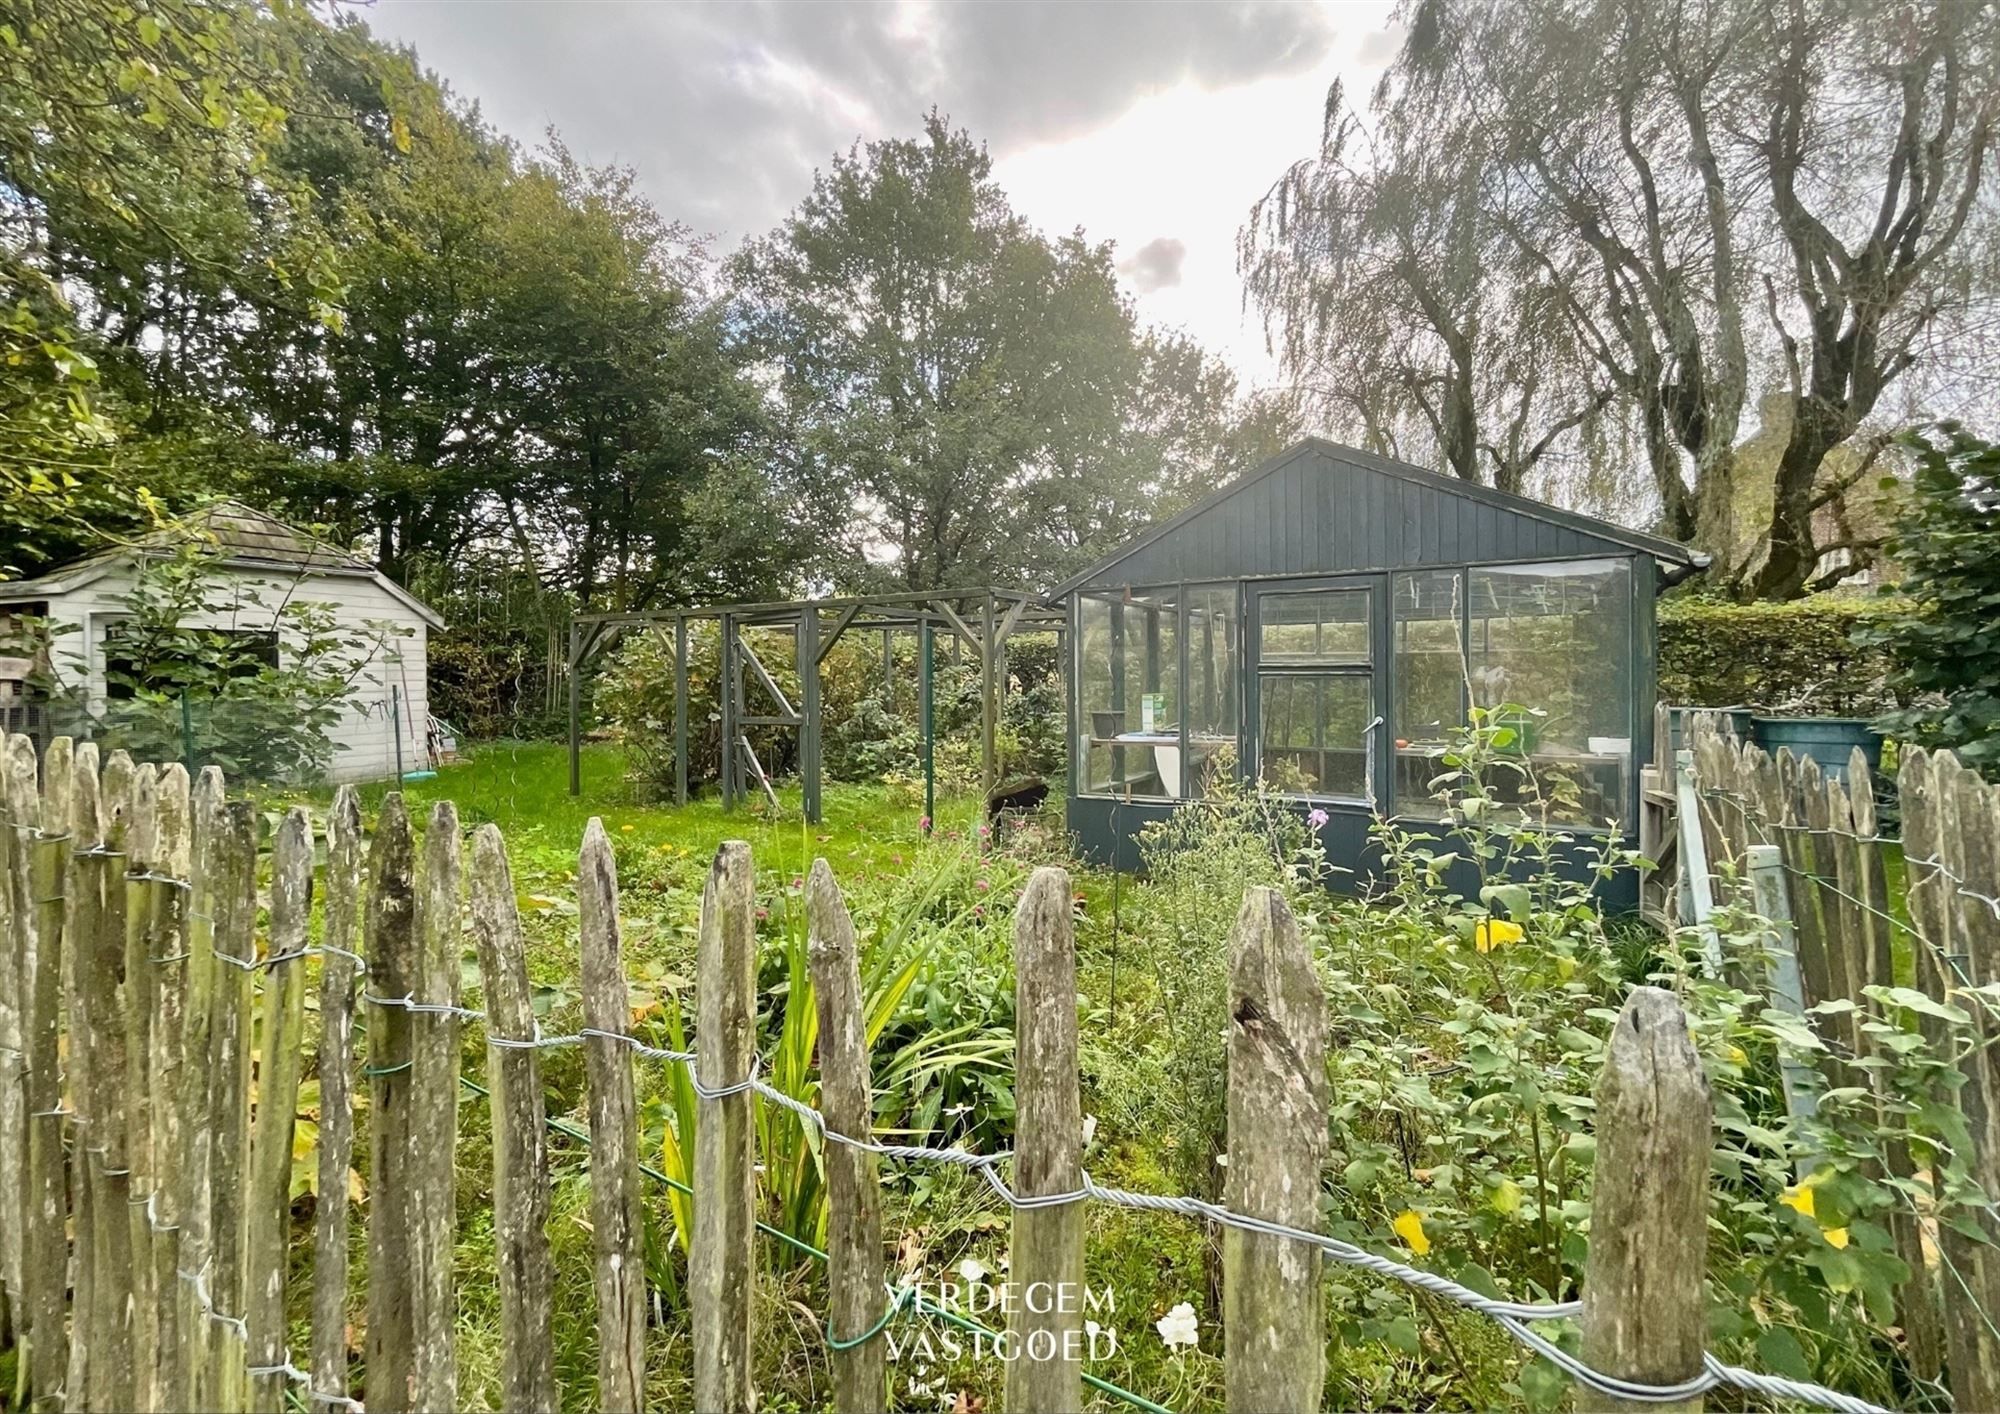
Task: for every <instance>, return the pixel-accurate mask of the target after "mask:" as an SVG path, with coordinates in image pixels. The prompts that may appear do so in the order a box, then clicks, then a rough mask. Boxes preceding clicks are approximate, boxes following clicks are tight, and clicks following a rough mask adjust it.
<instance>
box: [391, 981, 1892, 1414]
mask: <svg viewBox="0 0 2000 1414" xmlns="http://www.w3.org/2000/svg"><path fill="white" fill-rule="evenodd" d="M370 1000H371V1001H374V1002H375V1003H376V1004H377V1005H381V1006H396V1007H402V1008H404V1009H406V1010H408V1011H410V1012H411V1013H412V1014H415V1015H431V1014H439V1013H452V1014H456V1015H459V1016H463V1017H466V1018H467V1019H477V1020H480V1021H484V1020H485V1019H486V1018H485V1016H484V1014H483V1013H481V1012H478V1011H475V1010H473V1009H472V1008H469V1007H442V1006H437V1005H430V1004H426V1003H420V1002H414V1001H412V1000H410V999H409V998H370ZM538 1033H539V1028H538ZM487 1039H488V1044H489V1045H491V1044H495V1043H496V1041H497V1043H498V1044H499V1045H500V1046H501V1047H502V1048H504V1049H513V1050H553V1049H555V1048H557V1047H562V1046H573V1045H577V1044H579V1043H581V1042H583V1041H585V1040H603V1041H610V1042H613V1043H616V1044H618V1045H623V1046H626V1047H628V1048H630V1049H631V1050H632V1051H633V1052H634V1053H635V1054H637V1055H641V1056H644V1057H646V1058H647V1059H649V1060H656V1061H663V1062H667V1063H670V1064H676V1065H683V1066H686V1067H687V1077H688V1082H689V1084H690V1085H691V1086H692V1087H693V1088H694V1091H695V1093H696V1094H697V1095H701V1096H703V1097H705V1098H710V1099H720V1098H723V1097H725V1096H729V1095H736V1094H741V1093H743V1092H745V1091H750V1092H753V1093H755V1094H757V1095H759V1096H761V1097H763V1098H764V1099H766V1100H769V1101H771V1102H772V1103H774V1104H776V1105H778V1106H779V1107H780V1108H782V1109H785V1110H787V1111H789V1112H791V1113H792V1114H794V1115H796V1116H797V1117H798V1118H799V1119H800V1121H801V1122H803V1123H805V1124H808V1125H810V1126H812V1127H813V1128H814V1129H816V1130H817V1131H818V1132H819V1133H820V1135H821V1136H822V1137H824V1138H825V1139H826V1140H827V1141H829V1142H831V1143H835V1144H841V1145H845V1146H847V1147H850V1148H854V1149H858V1150H861V1151H863V1152H866V1153H871V1154H876V1155H878V1156H881V1157H884V1158H892V1159H900V1160H908V1161H914V1162H924V1163H940V1164H948V1165H952V1166H955V1167H960V1168H965V1169H970V1170H972V1171H973V1172H976V1173H978V1174H979V1175H980V1176H981V1177H982V1178H983V1179H984V1180H985V1181H986V1183H987V1185H988V1186H989V1187H991V1188H992V1189H993V1191H994V1193H995V1194H996V1195H997V1196H998V1197H999V1198H1000V1199H1001V1201H1003V1202H1004V1203H1006V1204H1007V1206H1008V1207H1009V1208H1012V1209H1016V1210H1032V1209H1038V1208H1050V1207H1058V1206H1063V1205H1066V1204H1070V1203H1079V1202H1085V1201H1090V1200H1095V1201H1098V1202H1101V1203H1104V1204H1106V1205H1108V1206H1112V1207H1120V1208H1128V1209H1135V1210H1139V1211H1150V1212H1171V1213H1178V1214H1182V1215H1185V1216H1191V1217H1199V1218H1203V1219H1205V1220H1208V1221H1211V1222H1215V1223H1218V1224H1221V1225H1223V1226H1226V1227H1234V1228H1238V1229H1240V1230H1242V1231H1245V1232H1254V1233H1259V1234H1262V1235H1265V1236H1269V1237H1276V1238H1280V1239H1283V1240H1286V1241H1293V1242H1301V1243H1305V1244H1307V1245H1309V1246H1312V1247H1316V1248H1318V1249H1319V1250H1320V1252H1321V1253H1322V1254H1323V1255H1324V1256H1325V1257H1327V1258H1328V1259H1329V1260H1332V1261H1335V1262H1340V1263H1342V1264H1344V1265H1348V1266H1353V1267H1358V1268H1360V1269H1362V1270H1365V1271H1370V1272H1373V1273H1375V1274H1377V1275H1378V1276H1383V1277H1387V1278H1390V1279H1391V1280H1394V1281H1397V1282H1400V1283H1402V1284H1403V1285H1405V1286H1409V1287H1412V1288H1415V1289H1418V1290H1423V1291H1427V1292H1430V1293H1431V1294H1433V1295H1435V1296H1439V1297H1442V1298H1444V1299H1445V1300H1448V1301H1451V1302H1453V1303H1454V1304H1456V1305H1458V1306H1461V1307H1463V1308H1465V1309H1466V1310H1470V1311H1474V1312H1476V1313H1478V1314H1480V1315H1484V1316H1488V1317H1491V1318H1492V1319H1494V1320H1495V1321H1497V1322H1498V1323H1499V1324H1500V1326H1501V1327H1502V1328H1503V1329H1504V1330H1506V1331H1507V1332H1508V1333H1509V1334H1510V1335H1512V1336H1513V1337H1514V1339H1515V1340H1516V1341H1517V1342H1519V1343H1520V1344H1522V1345H1524V1346H1526V1347H1527V1348H1528V1349H1530V1350H1532V1351H1533V1352H1534V1353H1536V1354H1538V1355H1541V1356H1543V1358H1545V1359H1547V1360H1549V1361H1550V1362H1551V1363H1552V1364H1554V1365H1556V1366H1557V1367H1558V1368H1560V1369H1561V1370H1562V1371H1563V1372H1564V1373H1566V1374H1568V1375H1569V1376H1570V1377H1571V1378H1572V1379H1575V1380H1576V1381H1578V1382H1579V1383H1581V1384H1583V1385H1586V1386H1588V1387H1589V1388H1591V1389H1594V1390H1597V1391H1598V1392H1599V1393H1602V1394H1606V1395H1609V1396H1611V1397H1613V1398H1618V1399H1629V1400H1634V1401H1638V1402H1641V1403H1649V1404H1671V1403H1675V1402H1678V1401H1681V1400H1685V1399H1690V1398H1693V1397H1694V1396H1695V1395H1697V1394H1700V1393H1702V1392H1704V1391H1706V1390H1710V1389H1714V1388H1716V1387H1717V1386H1718V1385H1724V1384H1728V1385H1733V1386H1736V1387H1738V1388H1742V1389H1748V1390H1751V1391H1754V1392H1759V1393H1767V1394H1772V1395H1774V1396H1775V1397H1779V1398H1785V1399H1792V1400H1797V1401H1800V1402H1803V1403H1808V1404H1817V1405H1819V1406H1820V1407H1821V1408H1824V1409H1831V1410H1834V1411H1835V1412H1836V1414H1888V1412H1887V1411H1886V1410H1884V1409H1882V1407H1881V1406H1879V1405H1875V1404H1871V1403H1869V1402H1868V1401H1867V1400H1864V1399H1860V1398H1858V1397H1856V1396H1854V1395H1848V1394H1843V1393H1841V1392H1840V1391H1838V1390H1834V1389H1828V1388H1826V1387H1825V1386H1823V1385H1814V1384H1807V1383H1803V1382H1800V1381H1791V1380H1781V1379H1778V1378H1776V1377H1775V1376H1769V1375H1762V1374H1759V1373H1757V1372H1756V1371H1753V1370H1749V1369H1745V1368H1744V1367H1741V1366H1736V1365H1730V1364H1727V1363H1725V1362H1723V1361H1721V1360H1719V1359H1717V1358H1716V1357H1715V1356H1714V1355H1712V1354H1709V1355H1704V1357H1703V1360H1704V1368H1703V1371H1702V1373H1701V1374H1700V1375H1697V1376H1694V1377H1692V1378H1690V1379H1689V1380H1685V1381H1682V1382H1681V1383H1680V1384H1677V1385H1648V1384H1643V1383H1637V1382H1634V1381H1630V1380H1623V1379H1619V1378H1618V1377H1616V1376H1613V1375H1606V1374H1604V1373H1603V1372H1602V1371H1600V1370H1598V1369H1596V1368H1595V1367H1593V1366H1591V1365H1589V1364H1587V1363H1586V1362H1584V1361H1583V1360H1581V1359H1579V1358H1577V1357H1576V1356H1573V1355H1570V1354H1569V1353H1568V1352H1566V1351H1564V1350H1563V1349H1562V1348H1561V1347H1560V1346H1557V1345H1556V1344H1555V1343H1554V1342H1552V1341H1549V1340H1548V1339H1546V1338H1545V1337H1543V1336H1541V1335H1539V1334H1537V1333H1536V1332H1534V1331H1532V1330H1531V1329H1529V1327H1528V1325H1527V1323H1528V1322H1531V1321H1547V1320H1568V1319H1573V1318H1575V1317H1576V1316H1578V1315H1579V1314H1581V1312H1582V1309H1583V1306H1582V1303H1581V1302H1576V1301H1564V1302H1544V1303H1527V1302H1510V1301H1500V1300H1496V1299H1495V1298H1493V1297H1489V1296H1487V1295H1485V1294H1484V1293H1482V1292H1478V1291H1474V1290H1473V1289H1472V1288H1471V1287H1468V1286H1464V1285H1462V1284H1461V1283H1459V1282H1455V1281H1453V1280H1451V1279H1450V1278H1449V1277H1445V1276H1442V1275H1440V1274H1438V1273H1436V1272H1430V1271H1426V1270H1424V1269H1423V1268H1421V1267H1413V1266H1410V1265H1409V1264H1407V1263H1404V1262H1398V1261H1396V1260H1394V1259H1393V1258H1389V1257H1384V1256H1381V1255H1380V1254H1377V1253H1373V1252H1369V1251H1367V1250H1366V1249H1364V1248H1361V1247H1357V1246H1355V1245H1354V1244H1352V1243H1348V1242H1343V1241H1341V1240H1340V1239H1338V1238H1334V1237H1329V1236H1327V1235H1325V1234H1323V1233H1316V1232H1309V1231H1306V1230H1305V1229H1303V1228H1295V1227H1290V1226H1288V1225H1286V1224H1283V1223H1275V1222H1269V1221H1267V1220H1265V1219H1262V1218H1256V1217H1252V1216H1250V1215H1248V1214H1245V1213H1238V1212H1235V1211H1233V1210H1231V1209H1229V1208H1226V1207H1223V1206H1221V1205H1220V1204H1215V1203H1208V1202H1205V1201H1203V1200H1201V1199H1198V1198H1192V1197H1187V1196H1185V1195H1173V1194H1155V1193H1138V1192H1133V1191H1131V1190H1128V1189H1118V1188H1106V1187H1103V1186H1102V1185H1100V1184H1098V1183H1096V1182H1095V1181H1094V1180H1093V1179H1092V1178H1091V1177H1090V1175H1089V1173H1088V1172H1085V1173H1084V1175H1083V1182H1082V1185H1081V1186H1080V1187H1079V1188H1077V1189H1075V1190H1074V1191H1072V1192H1069V1193H1056V1194H1046V1195H1041V1196H1036V1197H1024V1196H1022V1195H1020V1194H1018V1193H1016V1192H1014V1191H1013V1189H1012V1188H1011V1187H1009V1186H1008V1184H1007V1182H1006V1180H1005V1179H1003V1178H1002V1177H1001V1176H1000V1175H999V1173H998V1171H997V1169H998V1165H1000V1164H1001V1163H1002V1162H1004V1161H1006V1160H1007V1159H1009V1158H1011V1157H1012V1156H1011V1154H1009V1153H1007V1152H1004V1151H1003V1152H998V1153H992V1154H975V1153H972V1152H971V1151H969V1150H965V1149H959V1148H949V1149H947V1148H937V1147H933V1146H928V1145H919V1144H883V1143H880V1142H879V1141H877V1140H875V1139H872V1138H862V1137H860V1136H856V1135H849V1134H843V1133H841V1132H839V1131H838V1130H836V1129H834V1128H832V1127H831V1126H830V1125H828V1124H827V1122H826V1116H825V1115H824V1114H823V1113H821V1112H820V1111H819V1110H818V1109H817V1108H815V1107H814V1106H812V1105H809V1104H807V1103H805V1102H804V1101H803V1100H800V1099H798V1098H797V1097H796V1096H792V1095H787V1094H785V1093H784V1092H783V1091H781V1090H779V1089H777V1088H776V1087H775V1086H772V1085H770V1084H768V1083H767V1082H765V1081H762V1080H760V1079H758V1078H757V1075H758V1071H759V1070H760V1069H761V1060H759V1059H755V1058H753V1061H752V1064H751V1068H750V1075H749V1078H748V1079H745V1080H741V1081H737V1082H735V1083H733V1084H729V1085H722V1086H712V1087H711V1086H708V1085H706V1084H705V1083H704V1082H703V1081H702V1079H701V1077H700V1075H699V1074H698V1073H697V1071H696V1057H695V1055H694V1053H693V1052H690V1051H679V1050H668V1049H665V1048H662V1047H658V1046H649V1045H647V1044H646V1043H644V1042H642V1041H640V1040H639V1039H638V1038H637V1037H635V1036H631V1035H627V1034H626V1033H624V1032H618V1031H604V1030H600V1029H597V1028H594V1027H585V1028H583V1029H582V1030H580V1031H578V1032H576V1033H575V1034H573V1035H562V1036H541V1035H539V1034H537V1035H536V1036H534V1037H498V1038H495V1037H493V1036H492V1035H491V1034H490V1033H489V1035H488V1038H487ZM465 1083H468V1084H470V1083H471V1082H465ZM481 1093H485V1092H484V1091H482V1092H481ZM565 1132H567V1131H565ZM758 1226H759V1227H760V1228H762V1227H763V1226H764V1225H763V1224H761V1223H760V1224H758ZM787 1236H788V1235H787ZM814 1250H816V1249H814ZM821 1255H823V1254H821ZM884 1324H886V1322H885V1323H884Z"/></svg>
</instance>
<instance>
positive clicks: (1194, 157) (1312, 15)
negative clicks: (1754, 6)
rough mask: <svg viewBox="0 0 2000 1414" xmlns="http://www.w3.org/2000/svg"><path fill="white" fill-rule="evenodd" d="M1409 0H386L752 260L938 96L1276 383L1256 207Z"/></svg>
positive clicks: (426, 50)
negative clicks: (1240, 258) (762, 240)
mask: <svg viewBox="0 0 2000 1414" xmlns="http://www.w3.org/2000/svg"><path fill="white" fill-rule="evenodd" d="M1389 10H1390V5H1389V3H1388V0H1380V3H1377V0H1340V2H1339V3H1334V2H1333V0H1317V3H1315V2H1314V0H1298V3H1291V4H1283V3H1261V2H1256V3H1242V4H1223V3H1188V2H1186V0H1183V3H1137V0H1127V3H1119V2H1118V0H1073V2H1072V3H1053V2H1052V0H991V2H990V3H980V2H979V0H956V3H954V0H881V3H874V4H870V3H863V0H791V3H785V0H763V3H743V4H722V3H709V4H680V3H638V2H636V0H635V2H634V3H607V2H604V0H599V2H598V3H583V2H582V0H572V2H571V3H562V0H376V3H375V4H374V5H373V7H372V8H371V9H370V10H369V11H368V12H367V16H368V21H369V23H370V24H371V25H372V26H373V28H374V29H375V31H376V32H377V33H378V34H381V35H383V36H384V37H386V38H390V39H394V40H397V41H400V42H404V43H408V44H413V45H415V46H416V48H417V50H418V52H419V54H420V55H421V56H422V58H423V60H424V62H425V64H426V65H427V66H429V67H431V68H433V69H436V70H437V71H438V72H439V73H441V74H442V75H443V76H444V77H445V78H447V79H448V80H449V81H450V82H451V84H452V86H453V87H454V88H455V89H457V91H458V92H460V93H461V94H463V95H466V96H468V97H471V98H475V99H477V100H478V101H479V103H480V106H481V108H482V109H483V110H484V112H485V113H486V115H487V117H488V118H489V119H490V120H491V121H492V122H494V123H495V124H496V125H497V126H499V127H500V128H501V129H502V130H503V131H505V132H507V133H509V134H511V135H513V136H514V137H516V138H519V139H521V140H522V141H524V142H527V143H530V144H532V143H534V142H537V141H539V140H540V137H541V135H542V133H543V132H544V131H545V130H546V129H548V128H549V127H551V126H553V127H555V128H557V129H559V130H560V131H561V132H562V134H563V136H564V138H565V139H566V140H567V141H568V142H569V144H570V145H571V147H572V148H573V149H575V151H576V152H577V153H578V155H579V156H581V157H583V158H585V159H586V160H588V161H590V162H593V163H607V162H617V163H622V164H626V165H629V166H631V167H633V168H635V169H636V170H637V172H638V174H639V177H640V179H641V181H642V183H643V184H644V186H645V187H646V189H647V190H648V191H649V192H650V193H651V194H652V196H653V198H654V200H655V201H656V202H657V203H658V205H659V207H660V209H661V210H662V211H663V212H664V213H665V214H667V215H668V216H670V217H673V218H675V219H678V220H681V221H685V222H687V223H688V224H689V225H690V226H693V227H694V228H695V229H697V230H699V231H704V232H707V233H710V234H712V235H713V236H715V237H716V238H717V248H718V249H720V250H728V249H731V248H733V247H734V246H735V245H736V243H737V242H738V241H740V240H741V239H743V237H745V236H746V235H751V234H755V233H758V232H761V231H763V230H765V229H767V228H768V227H770V226H771V225H773V224H774V223H775V222H776V221H777V220H778V219H779V217H781V216H782V215H783V214H784V213H785V212H786V211H787V210H789V209H790V208H791V207H792V206H793V205H794V204H795V203H796V202H797V201H798V200H799V198H800V197H801V196H803V195H804V194H805V192H806V190H807V188H808V187H809V185H810V183H811V179H812V172H813V169H814V168H815V167H818V166H821V165H824V163H825V162H826V160H827V159H828V157H829V156H831V154H833V153H834V152H835V151H837V150H841V149H845V148H846V147H847V146H848V145H849V144H851V143H853V142H854V141H856V140H857V139H861V140H866V139H870V138H877V137H887V136H897V137H901V136H909V135H911V134H913V133H915V132H917V131H918V129H919V125H920V123H921V120H922V116H923V114H924V112H925V111H926V110H927V109H929V108H930V107H931V106H933V105H936V106H937V107H939V108H940V109H942V110H944V111H945V112H946V113H948V114H949V115H950V116H951V118H952V119H953V120H954V121H955V122H957V123H958V124H960V125H962V126H964V127H966V128H968V129H969V130H971V132H972V133H973V134H974V135H975V136H977V137H979V138H981V139H983V140H984V141H985V142H986V143H987V145H988V147H989V149H990V150H991V151H992V153H993V156H994V158H995V164H996V168H997V174H998V177H999V180H1000V183H1001V185H1002V186H1003V187H1004V188H1005V189H1006V190H1007V192H1008V194H1009V195H1010V196H1011V197H1012V199H1013V202H1014V205H1015V208H1016V209H1017V210H1019V211H1022V212H1023V213H1025V214H1026V215H1027V216H1028V217H1029V218H1030V219H1032V220H1034V221H1035V222H1036V223H1038V224H1039V225H1040V226H1042V227H1043V229H1045V230H1047V231H1050V232H1061V231H1067V230H1069V229H1071V228H1073V227H1076V226H1082V227H1083V228H1084V229H1085V231H1087V232H1088V233H1089V234H1090V235H1091V236H1092V237H1094V238H1097V239H1109V240H1114V241H1116V242H1117V245H1118V251H1119V258H1120V269H1121V272H1122V275H1123V278H1124V280H1125V283H1126V287H1127V289H1128V290H1129V291H1130V293H1131V294H1132V296H1133V298H1134V299H1135V301H1136V302H1137V305H1138V309H1139V312H1140V315H1141V317H1142V318H1144V319H1147V320H1149V321H1153V322H1156V323H1161V324H1167V325H1175V326H1179V327H1182V328H1185V329H1187V330H1188V331H1189V332H1190V333H1192V334H1194V335H1195V336H1196V337H1197V338H1199V339H1201V340H1202V341H1203V342H1204V343H1206V344H1208V345H1209V346H1210V347H1212V348H1214V349H1216V350H1217V351H1218V352H1221V353H1223V354H1224V355H1226V356H1227V357H1228V358H1229V359H1230V360H1231V361H1232V362H1233V363H1235V364H1236V366H1237V367H1238V369H1239V370H1240V371H1241V372H1242V373H1243V374H1244V375H1245V376H1246V379H1247V380H1248V381H1251V382H1264V381H1268V380H1269V379H1270V378H1271V377H1272V376H1273V372H1274V370H1273V369H1272V366H1271V364H1270V361H1269V359H1268V358H1267V357H1266V355H1265V353H1264V351H1263V338H1262V335H1261V333H1260V331H1259V330H1258V329H1257V328H1256V327H1255V321H1254V319H1250V318H1246V317H1245V315H1244V314H1243V311H1242V299H1241V287H1240V285H1239V283H1238V281H1237V278H1236V271H1235V251H1234V242H1235V238H1236V232H1237V229H1238V228H1239V227H1240V226H1241V225H1242V223H1243V218H1244V215H1245V213H1246V212H1247V210H1248V208H1249V206H1250V203H1251V202H1253V201H1254V200H1256V198H1257V197H1258V196H1259V195H1261V194H1262V193H1263V192H1264V191H1265V189H1266V188H1268V187H1269V186H1270V184H1271V183H1272V182H1273V181H1275V180H1276V179H1277V177H1278V176H1279V175H1280V174H1281V173H1282V172H1283V170H1284V168H1285V167H1286V165H1287V164H1288V163H1290V162H1292V161H1293V160H1295V159H1296V158H1299V157H1302V156H1305V155H1307V154H1308V153H1310V152H1311V151H1312V149H1313V147H1314V145H1315V143H1316V141H1317V139H1318V134H1319V123H1320V114H1321V110H1322V106H1323V104H1324V101H1325V96H1326V91H1327V88H1328V85H1329V84H1330V83H1331V82H1332V81H1333V80H1334V79H1336V78H1341V79H1344V80H1345V81H1346V83H1347V84H1348V89H1349V93H1350V94H1351V95H1354V96H1356V97H1365V95H1366V93H1367V92H1368V89H1369V88H1370V87H1371V86H1372V84H1373V82H1374V80H1375V78H1376V76H1377V75H1378V74H1379V73H1380V71H1381V67H1382V65H1383V64H1385V63H1386V62H1387V60H1388V59H1389V57H1390V56H1391V54H1392V52H1393V48H1394V42H1395V41H1394V37H1393V36H1392V35H1391V33H1389V32H1388V30H1387V28H1386V27H1387V25H1388V17H1389Z"/></svg>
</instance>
